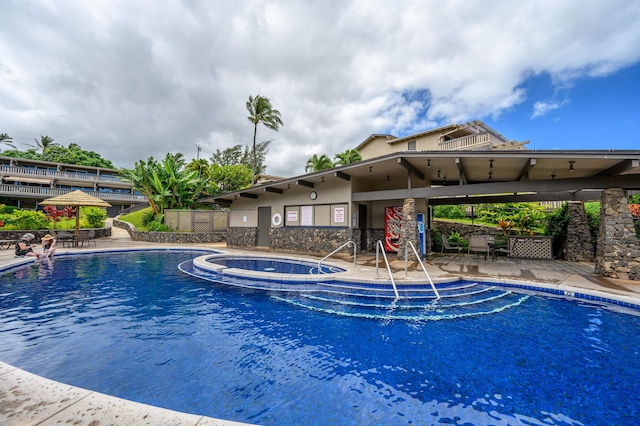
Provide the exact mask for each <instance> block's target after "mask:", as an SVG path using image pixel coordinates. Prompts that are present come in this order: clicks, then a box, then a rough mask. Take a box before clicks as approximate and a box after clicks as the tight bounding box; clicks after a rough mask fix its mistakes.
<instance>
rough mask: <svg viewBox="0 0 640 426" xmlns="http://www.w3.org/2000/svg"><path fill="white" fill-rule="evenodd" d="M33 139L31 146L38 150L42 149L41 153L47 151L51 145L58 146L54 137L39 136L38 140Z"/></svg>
mask: <svg viewBox="0 0 640 426" xmlns="http://www.w3.org/2000/svg"><path fill="white" fill-rule="evenodd" d="M35 141H36V144H35V145H31V146H35V147H36V148H38V149H39V150H40V151H42V153H43V154H44V153H45V152H47V150H48V149H49V148H51V147H52V146H60V144H59V143H57V142H55V141H54V139H53V138H52V137H49V136H40V140H38V139H35Z"/></svg>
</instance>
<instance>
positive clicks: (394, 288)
mask: <svg viewBox="0 0 640 426" xmlns="http://www.w3.org/2000/svg"><path fill="white" fill-rule="evenodd" d="M380 251H382V257H383V258H384V263H385V264H386V265H387V272H389V278H390V279H391V285H392V286H393V292H394V293H395V294H396V299H395V300H398V299H400V295H399V294H398V288H397V287H396V282H395V280H394V279H393V274H392V273H391V267H390V266H389V261H388V260H387V254H386V253H385V252H384V247H383V246H382V241H381V240H378V242H377V243H376V277H379V276H380V275H379V274H378V263H379V260H380Z"/></svg>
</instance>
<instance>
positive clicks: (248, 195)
mask: <svg viewBox="0 0 640 426" xmlns="http://www.w3.org/2000/svg"><path fill="white" fill-rule="evenodd" d="M238 195H240V197H242V198H253V199H256V198H258V196H257V195H256V194H249V193H248V192H241V193H240V194H238Z"/></svg>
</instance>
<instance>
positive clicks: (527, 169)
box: [516, 158, 536, 181]
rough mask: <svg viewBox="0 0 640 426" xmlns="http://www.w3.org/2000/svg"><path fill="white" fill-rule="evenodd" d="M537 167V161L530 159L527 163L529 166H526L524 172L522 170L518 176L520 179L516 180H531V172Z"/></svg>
mask: <svg viewBox="0 0 640 426" xmlns="http://www.w3.org/2000/svg"><path fill="white" fill-rule="evenodd" d="M535 165H536V159H535V158H529V161H527V164H525V165H524V167H523V168H522V170H520V174H519V175H518V177H517V178H516V180H517V181H518V180H529V172H530V171H531V169H533V167H534V166H535Z"/></svg>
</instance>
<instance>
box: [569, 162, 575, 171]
mask: <svg viewBox="0 0 640 426" xmlns="http://www.w3.org/2000/svg"><path fill="white" fill-rule="evenodd" d="M573 163H575V161H569V172H573V170H574V169H573Z"/></svg>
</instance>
